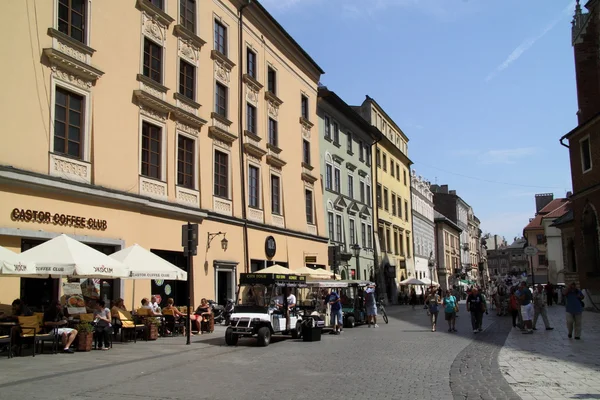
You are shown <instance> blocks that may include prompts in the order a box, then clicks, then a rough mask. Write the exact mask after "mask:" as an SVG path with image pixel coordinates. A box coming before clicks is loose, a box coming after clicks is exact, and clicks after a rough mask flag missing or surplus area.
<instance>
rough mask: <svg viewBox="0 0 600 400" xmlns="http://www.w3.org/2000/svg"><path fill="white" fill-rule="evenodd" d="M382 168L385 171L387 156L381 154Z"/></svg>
mask: <svg viewBox="0 0 600 400" xmlns="http://www.w3.org/2000/svg"><path fill="white" fill-rule="evenodd" d="M383 170H384V171H387V156H386V155H385V154H383Z"/></svg>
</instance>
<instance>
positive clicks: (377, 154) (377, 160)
mask: <svg viewBox="0 0 600 400" xmlns="http://www.w3.org/2000/svg"><path fill="white" fill-rule="evenodd" d="M375 164H377V166H378V167H380V168H381V151H380V150H379V149H376V150H375Z"/></svg>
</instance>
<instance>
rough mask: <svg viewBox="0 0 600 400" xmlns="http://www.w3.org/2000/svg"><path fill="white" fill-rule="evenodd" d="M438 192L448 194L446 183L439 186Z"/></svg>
mask: <svg viewBox="0 0 600 400" xmlns="http://www.w3.org/2000/svg"><path fill="white" fill-rule="evenodd" d="M440 193H445V194H448V185H442V186H441V187H440Z"/></svg>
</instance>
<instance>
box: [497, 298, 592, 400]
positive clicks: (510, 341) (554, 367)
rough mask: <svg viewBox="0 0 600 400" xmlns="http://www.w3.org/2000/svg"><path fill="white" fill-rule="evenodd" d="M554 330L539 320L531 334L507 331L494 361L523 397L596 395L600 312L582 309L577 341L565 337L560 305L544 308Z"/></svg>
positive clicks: (586, 397)
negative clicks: (548, 328)
mask: <svg viewBox="0 0 600 400" xmlns="http://www.w3.org/2000/svg"><path fill="white" fill-rule="evenodd" d="M548 318H549V320H550V324H551V326H553V327H554V330H553V331H546V330H545V328H544V323H543V321H541V318H540V320H538V322H537V328H538V330H537V331H536V332H535V333H534V334H533V335H522V334H521V332H520V331H519V330H517V329H512V331H511V333H510V334H509V336H508V338H507V340H506V343H505V344H504V348H503V349H502V350H501V351H500V354H499V357H498V362H499V365H500V370H501V371H502V373H503V375H504V377H505V378H506V380H507V381H508V382H509V384H510V386H511V387H512V388H513V390H514V391H515V392H516V393H517V394H518V395H519V396H520V397H521V398H522V399H523V400H531V399H600V347H598V340H599V339H600V314H598V313H594V312H589V311H587V312H584V314H583V329H582V335H581V340H574V339H568V338H567V327H566V324H565V308H564V307H562V306H552V307H549V308H548Z"/></svg>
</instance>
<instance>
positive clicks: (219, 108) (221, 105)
mask: <svg viewBox="0 0 600 400" xmlns="http://www.w3.org/2000/svg"><path fill="white" fill-rule="evenodd" d="M215 112H216V113H217V114H218V115H220V116H221V117H223V118H227V87H226V86H225V85H222V84H220V83H219V82H217V83H216V86H215Z"/></svg>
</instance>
